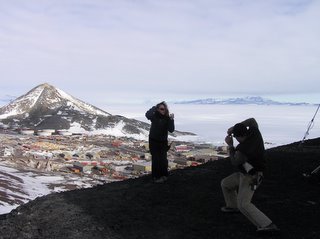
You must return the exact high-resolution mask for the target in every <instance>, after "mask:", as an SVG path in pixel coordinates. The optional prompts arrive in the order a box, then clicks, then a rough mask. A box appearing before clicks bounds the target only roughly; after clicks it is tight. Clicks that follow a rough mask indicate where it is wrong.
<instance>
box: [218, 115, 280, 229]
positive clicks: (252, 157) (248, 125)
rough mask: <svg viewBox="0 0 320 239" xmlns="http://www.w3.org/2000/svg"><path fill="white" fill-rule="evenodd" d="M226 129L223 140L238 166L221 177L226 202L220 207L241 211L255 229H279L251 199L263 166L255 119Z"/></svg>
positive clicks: (260, 177) (259, 134)
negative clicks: (226, 175) (234, 141)
mask: <svg viewBox="0 0 320 239" xmlns="http://www.w3.org/2000/svg"><path fill="white" fill-rule="evenodd" d="M227 133H228V135H227V136H226V138H225V141H226V143H227V144H228V150H229V155H230V160H231V163H232V164H233V165H234V166H237V167H238V169H239V172H236V173H233V174H231V175H230V176H228V177H226V178H224V179H223V180H222V181H221V187H222V192H223V196H224V199H225V203H226V206H225V207H222V208H221V211H222V212H225V213H228V212H239V211H240V212H241V213H242V214H243V215H244V216H246V217H247V218H248V219H249V220H250V221H251V222H252V223H253V224H254V225H255V226H256V227H257V232H267V231H268V232H269V231H278V230H279V229H278V228H277V226H276V225H275V224H274V223H272V221H271V220H270V219H269V218H268V217H267V216H266V215H265V214H263V213H262V212H261V211H260V210H259V209H258V208H256V207H255V206H254V205H253V204H252V203H251V199H252V197H253V194H254V192H255V190H256V189H257V188H258V186H259V185H260V183H261V181H262V177H263V171H264V170H265V148H264V142H263V138H262V136H261V133H260V131H259V128H258V123H257V122H256V120H255V119H254V118H250V119H247V120H245V121H243V122H241V123H238V124H236V125H234V126H233V127H231V128H229V129H228V132H227ZM232 135H233V137H235V138H236V140H237V141H238V142H239V144H238V145H237V147H236V148H235V147H234V146H233V137H232Z"/></svg>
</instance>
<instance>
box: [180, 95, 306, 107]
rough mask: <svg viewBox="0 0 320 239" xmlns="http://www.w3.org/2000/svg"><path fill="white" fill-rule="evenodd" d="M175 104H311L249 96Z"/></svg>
mask: <svg viewBox="0 0 320 239" xmlns="http://www.w3.org/2000/svg"><path fill="white" fill-rule="evenodd" d="M174 103H175V104H198V105H214V104H215V105H247V104H251V105H309V103H304V102H301V103H290V102H278V101H274V100H270V99H265V98H262V97H260V96H247V97H242V98H228V99H218V98H208V99H198V100H189V101H176V102H174Z"/></svg>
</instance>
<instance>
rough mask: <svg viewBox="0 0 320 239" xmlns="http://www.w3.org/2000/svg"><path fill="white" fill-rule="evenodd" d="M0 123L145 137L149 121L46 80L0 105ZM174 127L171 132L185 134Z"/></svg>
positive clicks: (24, 126)
mask: <svg viewBox="0 0 320 239" xmlns="http://www.w3.org/2000/svg"><path fill="white" fill-rule="evenodd" d="M0 125H2V126H5V127H9V128H13V129H14V128H16V129H33V130H44V129H54V130H67V131H69V132H72V133H91V134H106V135H114V136H119V137H122V136H124V137H125V136H128V137H134V138H137V139H146V138H147V136H148V133H149V128H150V125H149V124H147V123H145V122H142V121H139V120H135V119H128V118H126V117H124V116H121V115H112V114H110V113H108V112H106V111H104V110H101V109H99V108H97V107H95V106H93V105H90V104H88V103H85V102H83V101H81V100H79V99H77V98H75V97H73V96H71V95H69V94H67V93H65V92H64V91H62V90H60V89H57V88H55V87H54V86H51V85H49V84H47V83H45V84H41V85H39V86H37V87H35V88H33V89H32V90H30V91H29V92H27V93H26V94H24V95H22V96H20V97H18V98H17V99H15V100H13V101H11V102H10V103H9V104H7V105H5V106H3V107H2V108H0ZM188 134H189V133H183V132H179V131H176V132H175V133H174V134H173V135H172V136H180V135H188Z"/></svg>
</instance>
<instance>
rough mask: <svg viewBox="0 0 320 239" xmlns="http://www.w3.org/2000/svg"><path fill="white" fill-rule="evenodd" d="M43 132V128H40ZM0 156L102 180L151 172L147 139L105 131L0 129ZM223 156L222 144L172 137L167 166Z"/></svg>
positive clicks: (23, 164) (22, 164)
mask: <svg viewBox="0 0 320 239" xmlns="http://www.w3.org/2000/svg"><path fill="white" fill-rule="evenodd" d="M42 132H44V131H42ZM0 137H1V145H0V158H1V161H5V162H7V163H9V164H15V165H16V166H17V167H25V168H32V169H36V170H40V171H41V170H42V171H51V172H61V173H71V174H79V175H84V174H85V175H86V176H89V177H93V178H96V179H99V180H103V181H113V180H124V179H128V178H132V177H138V176H139V175H143V174H148V173H150V172H151V155H150V153H149V149H148V142H146V141H143V140H136V139H133V138H126V137H123V138H116V137H113V136H107V135H93V136H87V135H80V134H78V135H62V134H52V132H51V131H48V132H47V134H39V133H38V134H36V135H35V134H34V132H33V133H31V132H29V133H26V132H23V131H21V132H19V133H18V132H16V131H11V132H10V131H8V130H6V131H5V132H4V131H3V130H2V131H0ZM223 157H226V148H225V147H214V146H212V145H210V144H194V143H185V142H177V141H174V142H173V144H172V146H171V149H170V150H169V151H168V161H169V168H170V169H171V170H172V169H175V168H183V167H187V166H197V165H199V164H202V163H206V162H208V161H211V160H217V159H219V158H223Z"/></svg>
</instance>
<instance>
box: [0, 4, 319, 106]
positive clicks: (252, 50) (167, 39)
mask: <svg viewBox="0 0 320 239" xmlns="http://www.w3.org/2000/svg"><path fill="white" fill-rule="evenodd" d="M319 22H320V1H318V0H314V1H312V0H28V1H25V0H9V1H7V0H0V82H1V87H0V97H1V98H6V97H9V98H10V97H11V96H20V95H22V94H24V93H26V92H27V91H29V90H30V89H31V88H33V87H35V86H37V85H39V84H41V83H45V82H47V83H49V84H51V85H53V86H55V87H57V88H59V89H62V90H64V91H65V92H67V93H69V94H71V95H73V96H75V97H77V98H80V99H82V100H85V101H87V102H89V103H92V104H95V105H100V104H101V105H102V104H105V103H109V102H121V101H130V102H140V101H141V102H142V101H148V100H151V101H157V100H183V99H196V98H208V97H221V96H242V95H260V96H267V97H269V96H270V97H273V98H274V99H281V98H283V99H285V98H288V99H289V98H290V99H292V100H297V101H306V102H308V101H309V102H310V101H311V102H314V103H319V101H320V94H319V93H320V27H319ZM270 97H269V98H270Z"/></svg>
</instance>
